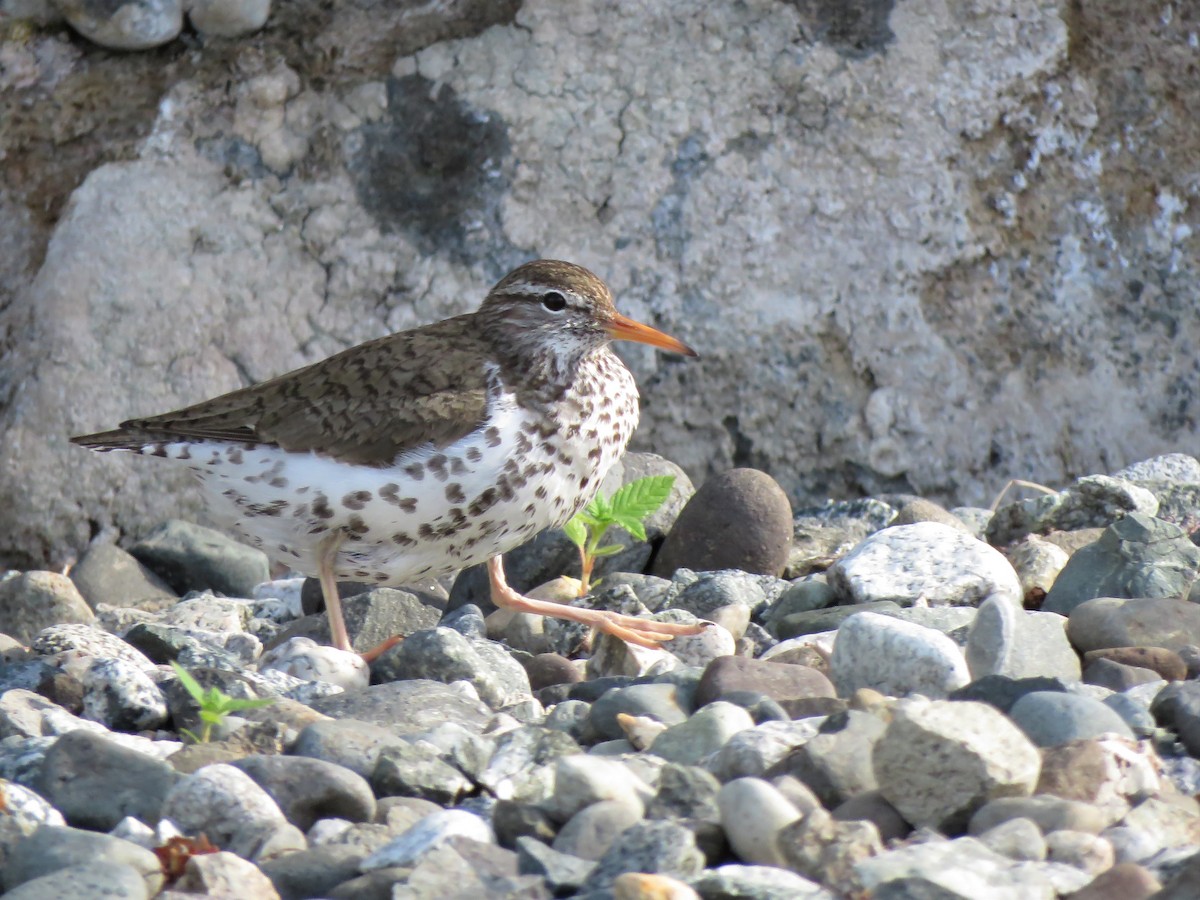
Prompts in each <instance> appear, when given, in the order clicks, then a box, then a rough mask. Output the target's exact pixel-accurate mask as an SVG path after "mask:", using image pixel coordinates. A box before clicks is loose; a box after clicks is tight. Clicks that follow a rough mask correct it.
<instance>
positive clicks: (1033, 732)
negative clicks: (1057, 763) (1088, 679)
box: [1008, 691, 1134, 747]
mask: <svg viewBox="0 0 1200 900" xmlns="http://www.w3.org/2000/svg"><path fill="white" fill-rule="evenodd" d="M1008 715H1009V718H1011V719H1012V721H1013V722H1015V723H1016V724H1017V726H1018V727H1020V729H1021V730H1022V731H1023V732H1025V734H1026V735H1028V737H1029V739H1030V740H1031V741H1033V742H1034V743H1035V744H1037V745H1038V746H1039V747H1055V746H1058V745H1060V744H1066V743H1068V742H1070V741H1076V740H1080V739H1082V738H1093V737H1100V736H1101V735H1104V734H1115V735H1118V736H1120V737H1127V738H1132V737H1133V736H1134V734H1133V731H1132V730H1131V729H1130V727H1129V726H1128V725H1126V724H1125V720H1124V719H1122V718H1121V717H1120V716H1119V715H1117V713H1115V712H1114V711H1113V710H1112V709H1110V708H1109V707H1107V706H1105V705H1104V704H1103V703H1102V702H1100V701H1099V700H1095V699H1093V698H1091V697H1085V696H1083V695H1080V694H1066V693H1059V692H1057V691H1034V692H1033V693H1031V694H1026V695H1025V696H1024V697H1022V698H1021V699H1020V700H1018V701H1017V702H1016V703H1014V704H1013V707H1012V709H1010V710H1009V712H1008Z"/></svg>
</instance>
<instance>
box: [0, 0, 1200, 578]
mask: <svg viewBox="0 0 1200 900" xmlns="http://www.w3.org/2000/svg"><path fill="white" fill-rule="evenodd" d="M79 5H82V4H79ZM93 5H95V6H104V4H93ZM121 5H122V6H124V5H128V4H121ZM110 6H114V4H108V5H107V6H106V8H108V7H110ZM274 15H275V17H276V18H274V19H273V20H272V22H269V23H268V27H267V28H266V29H264V30H262V31H259V32H257V33H255V34H253V35H250V36H248V37H246V38H240V39H234V40H228V41H210V42H206V43H205V44H204V46H203V52H202V53H192V50H191V47H190V44H187V43H185V42H183V41H174V42H172V43H170V44H168V45H167V46H166V47H164V48H162V49H161V50H158V51H156V53H157V54H160V55H140V54H111V55H107V56H106V55H101V54H85V53H82V52H80V51H79V50H78V49H77V48H74V47H72V46H70V45H64V43H63V42H61V41H60V40H59V39H58V36H57V35H56V34H54V33H51V32H47V33H40V32H37V33H34V34H33V35H32V36H31V37H29V38H28V39H22V40H21V41H17V40H15V39H14V40H11V41H6V42H5V46H4V52H5V54H7V56H6V58H5V69H4V71H5V74H4V75H3V76H0V77H2V78H3V86H4V87H5V89H6V90H5V95H4V99H3V100H2V101H0V103H2V104H3V106H2V107H0V120H2V121H5V122H10V123H13V124H12V126H11V127H10V128H8V129H6V131H5V133H4V136H2V137H0V150H2V151H3V152H4V153H5V154H6V160H7V161H8V164H7V165H6V166H5V172H6V174H5V175H4V176H3V182H2V188H3V189H2V190H0V198H2V199H0V208H2V211H3V215H0V223H3V224H0V284H2V285H3V288H4V292H5V295H6V296H8V297H11V298H12V300H11V302H10V303H8V304H7V305H6V308H5V310H4V313H3V319H4V331H3V333H4V334H5V335H7V337H6V339H5V345H4V349H5V351H6V352H5V353H4V355H3V358H4V363H3V366H4V383H5V384H8V385H10V386H12V390H11V391H10V392H9V393H8V394H6V395H5V399H4V403H3V409H2V411H0V415H2V417H3V421H2V425H3V427H2V428H0V434H3V438H2V439H0V510H3V514H2V517H0V535H4V536H5V537H4V545H3V548H0V557H7V558H12V559H14V560H16V559H19V560H23V561H25V562H27V563H29V562H34V561H40V562H41V564H43V565H46V564H48V563H49V562H54V563H58V562H59V561H62V560H64V559H66V558H67V557H68V556H69V555H71V554H72V553H75V554H77V553H78V552H79V551H80V550H82V549H83V547H84V546H85V545H86V543H87V542H88V540H89V539H90V537H91V535H92V534H93V533H94V532H105V531H107V530H109V529H111V527H112V526H113V525H114V524H115V525H117V526H118V527H119V529H120V530H121V531H122V532H124V533H127V534H133V535H137V534H139V533H143V532H144V531H145V530H146V529H147V528H148V527H149V526H151V525H153V524H156V523H158V522H159V521H161V520H162V519H163V518H165V517H166V516H167V515H168V514H170V515H183V516H188V517H191V514H192V513H194V512H195V509H196V508H195V504H194V499H193V498H194V497H195V495H194V494H193V493H191V489H190V488H188V487H187V485H188V476H187V475H186V473H183V472H178V471H172V470H171V467H169V466H165V465H154V464H153V463H152V462H151V461H148V460H147V461H140V460H136V461H135V460H129V459H127V458H120V457H117V456H110V457H94V456H88V455H86V454H84V453H83V451H80V450H78V449H77V448H73V447H70V446H68V445H67V444H66V443H65V441H64V436H65V435H68V434H71V433H78V432H80V431H82V430H87V429H93V428H95V427H100V426H110V425H112V424H115V423H116V422H118V421H120V420H122V419H124V418H127V417H129V416H133V415H139V414H147V413H152V412H158V411H162V410H167V409H171V408H174V407H177V406H179V405H181V404H183V403H186V402H190V401H194V400H197V399H200V398H202V397H205V396H210V395H212V394H214V393H216V392H219V391H221V390H226V389H230V388H234V387H237V386H239V385H241V384H243V383H244V382H246V381H249V380H260V379H263V378H267V377H270V376H272V375H275V374H278V373H280V372H283V371H285V370H287V369H289V368H293V367H295V366H297V365H300V364H302V363H305V362H310V361H312V360H314V359H316V358H318V357H320V356H324V355H327V354H329V353H331V352H333V351H335V350H338V349H341V348H342V347H345V346H348V345H349V344H351V343H354V342H358V341H361V340H365V339H367V338H371V337H374V336H376V335H379V334H381V333H383V332H385V331H388V330H392V329H395V328H403V327H407V326H411V325H415V324H417V323H418V322H425V321H429V320H432V319H436V318H439V317H442V316H445V315H447V314H452V313H458V312H462V311H464V310H466V309H468V308H471V307H473V306H474V305H475V304H476V303H477V302H478V300H479V298H480V297H481V296H482V293H483V291H484V290H486V288H487V287H488V285H489V284H490V283H491V282H492V281H493V280H494V279H495V278H496V277H497V276H499V275H500V274H502V273H503V271H504V270H506V269H507V268H509V267H510V266H511V265H512V264H513V263H515V262H519V261H523V260H525V259H528V258H530V257H532V256H537V255H546V256H558V257H568V258H572V259H576V260H578V261H579V262H581V263H584V264H586V265H589V266H591V267H594V268H596V269H597V270H598V271H599V272H601V273H602V274H603V275H605V276H606V277H607V278H608V279H609V280H610V281H611V283H612V286H613V288H614V290H615V292H616V295H617V297H618V298H619V304H620V306H621V307H622V309H623V311H624V312H626V313H628V314H631V315H634V316H638V317H641V318H644V319H649V320H651V321H652V322H654V323H655V324H658V325H660V326H662V327H664V328H666V329H667V330H669V331H674V332H678V333H680V335H681V336H682V337H683V338H684V339H685V340H687V341H688V342H689V343H691V344H694V345H695V346H696V347H698V348H699V349H700V351H701V353H702V354H703V356H704V361H703V363H701V364H699V365H695V364H690V363H688V364H684V363H681V362H680V361H677V360H668V359H666V358H665V357H660V356H658V355H656V354H654V353H653V352H652V351H650V350H648V349H642V348H636V347H635V348H629V349H627V350H623V351H622V352H626V353H627V356H628V358H629V360H630V362H631V364H632V365H633V367H634V369H635V370H636V372H637V374H638V376H639V379H640V381H641V383H642V385H643V387H644V388H645V393H646V396H647V402H646V404H645V410H644V419H645V424H644V426H643V429H642V431H641V433H640V435H639V437H638V439H637V440H638V442H639V445H640V446H642V447H646V448H653V449H656V450H658V451H659V452H661V453H663V454H664V455H666V456H668V457H669V458H671V459H672V460H674V461H676V462H677V463H679V464H681V465H682V466H683V468H684V469H685V470H686V471H687V472H688V473H689V474H691V475H692V477H693V478H695V479H696V480H697V482H698V483H699V482H701V481H703V480H705V479H706V478H707V476H709V475H710V474H711V473H713V472H718V471H723V470H725V469H728V468H730V467H731V466H734V465H752V466H755V467H758V468H762V469H766V470H768V471H770V472H771V474H772V475H774V476H775V477H776V478H777V479H779V480H780V482H781V483H782V484H783V487H784V488H785V490H787V491H788V492H789V493H790V494H792V495H793V496H796V497H801V496H803V497H810V498H813V497H818V496H819V497H824V496H827V495H835V496H836V495H841V496H844V495H847V494H850V493H859V492H862V491H866V492H882V491H886V490H902V491H904V492H911V493H918V494H921V495H923V496H928V497H930V499H939V498H940V499H952V500H954V501H956V502H960V503H964V502H965V503H975V504H977V505H984V504H985V503H986V502H987V501H990V499H991V498H992V497H993V496H994V494H995V492H996V490H997V489H998V488H999V487H1000V485H1001V484H1003V482H1004V481H1005V480H1006V479H1007V478H1009V477H1021V478H1032V479H1034V480H1037V481H1040V482H1042V483H1046V484H1050V485H1058V484H1062V483H1064V482H1066V481H1068V480H1069V479H1070V478H1071V477H1073V476H1074V474H1075V473H1077V472H1080V471H1084V472H1086V471H1096V472H1103V471H1109V470H1111V469H1113V468H1116V467H1117V466H1119V465H1121V464H1123V463H1126V462H1130V461H1133V460H1135V459H1138V458H1140V457H1144V456H1147V455H1149V454H1151V453H1159V452H1162V451H1164V450H1166V449H1173V445H1177V444H1179V443H1180V442H1181V441H1182V440H1185V439H1186V438H1187V437H1189V436H1190V435H1191V429H1192V425H1191V423H1192V422H1194V421H1195V418H1196V408H1197V407H1196V404H1197V402H1198V400H1197V397H1198V392H1197V390H1196V388H1197V376H1196V373H1195V371H1194V369H1193V368H1192V366H1191V362H1190V357H1191V353H1190V348H1192V347H1194V346H1195V345H1196V343H1197V335H1198V330H1200V324H1198V323H1197V321H1196V317H1195V316H1194V315H1193V312H1194V309H1195V307H1196V299H1197V290H1198V289H1197V287H1196V285H1197V284H1200V279H1197V278H1196V277H1195V275H1196V271H1195V270H1196V264H1195V260H1196V259H1197V258H1198V254H1197V253H1196V252H1195V250H1196V242H1197V241H1198V240H1200V235H1198V233H1197V231H1196V229H1195V223H1194V220H1193V216H1192V212H1191V210H1190V204H1191V203H1192V202H1193V201H1192V199H1191V198H1192V185H1191V182H1190V181H1189V180H1188V179H1189V178H1190V177H1191V176H1190V173H1191V171H1192V169H1191V160H1193V159H1194V158H1195V151H1196V146H1197V138H1196V133H1195V129H1194V120H1195V117H1194V116H1191V115H1189V114H1188V113H1187V110H1188V109H1190V108H1191V105H1192V104H1194V103H1195V102H1196V96H1197V94H1196V92H1197V90H1198V88H1197V87H1196V86H1195V85H1194V84H1193V83H1192V82H1191V81H1187V80H1184V81H1182V82H1181V81H1180V80H1179V79H1178V78H1176V77H1174V76H1175V75H1176V73H1178V72H1180V71H1183V70H1185V69H1186V67H1187V66H1188V65H1190V64H1191V62H1192V61H1193V54H1194V50H1193V48H1192V47H1191V46H1190V44H1189V35H1190V34H1191V33H1192V32H1193V31H1195V25H1194V23H1193V22H1191V21H1190V19H1189V18H1188V17H1187V16H1185V15H1176V16H1174V17H1173V18H1168V19H1164V17H1163V16H1162V15H1160V12H1159V11H1158V10H1157V9H1155V8H1151V7H1138V6H1129V5H1128V4H1126V3H1119V2H1116V0H1106V2H1104V3H1099V4H1089V5H1088V6H1087V8H1086V10H1084V11H1083V12H1082V13H1080V14H1078V15H1074V14H1072V15H1067V14H1066V13H1064V11H1063V10H1062V9H1061V8H1060V7H1059V6H1058V5H1056V4H1052V3H1045V2H1041V0H988V2H986V3H983V4H981V5H976V6H973V7H971V8H970V9H969V10H968V9H967V8H958V7H955V8H953V9H951V10H949V11H947V9H946V8H945V6H944V4H940V3H935V2H932V0H916V2H914V3H906V4H896V5H889V4H880V5H877V6H871V7H863V8H860V7H854V10H853V12H849V11H848V12H846V14H845V15H844V16H843V15H841V14H837V15H835V14H833V13H829V12H828V11H826V10H825V8H824V7H823V6H821V5H820V4H817V5H812V4H786V3H785V4H773V5H738V4H721V5H716V6H713V5H711V4H706V3H702V2H699V0H688V2H684V3H682V4H677V5H673V6H672V7H671V8H670V10H669V11H665V10H663V9H662V8H661V6H659V5H657V4H649V3H645V2H644V0H622V2H620V3H619V4H617V6H615V7H614V8H613V9H612V10H611V12H609V13H607V14H604V15H603V16H601V14H599V13H598V12H597V11H596V10H595V9H594V8H592V7H591V6H589V5H587V4H579V3H565V4H564V3H551V2H531V3H525V4H521V5H519V6H518V4H515V3H511V2H504V3H487V4H485V3H481V2H464V3H458V4H453V5H452V6H450V7H447V6H445V5H441V4H436V5H434V6H432V7H430V6H420V5H418V6H413V5H400V6H392V7H387V8H377V7H366V6H361V5H356V4H338V5H336V6H334V7H329V8H321V9H319V10H317V9H314V8H313V7H309V6H306V5H300V6H294V5H290V4H283V5H281V6H279V7H278V8H277V10H276V11H275V13H274ZM172 27H174V24H172ZM167 34H168V36H169V34H170V31H169V30H168V32H167ZM735 35H737V36H744V39H741V38H735V37H734V36H735ZM247 47H249V48H252V50H251V51H250V52H251V55H252V57H253V64H252V65H249V64H247V65H243V63H244V60H243V59H242V57H241V53H242V52H243V51H244V49H245V48H247ZM300 48H304V49H303V51H301V50H300ZM323 48H338V52H336V53H332V52H328V53H327V52H325V50H324V49H323ZM934 48H936V49H934ZM1069 50H1070V52H1068V51H1069ZM177 63H178V64H177ZM231 71H235V72H237V73H238V74H237V76H236V77H233V78H232V80H231V78H230V74H229V73H230V72H231ZM1129 72H1139V73H1143V76H1144V77H1141V78H1138V79H1135V80H1134V81H1130V80H1129V79H1128V78H1127V77H1126V73H1129ZM96 84H102V85H104V86H105V90H101V91H97V90H95V89H94V87H93V86H94V85H96ZM50 92H53V94H54V96H55V98H56V102H55V103H48V102H43V101H44V99H45V98H46V97H47V96H49V94H50ZM164 98H169V100H170V102H169V103H164V102H163V100H164ZM914 110H923V111H928V112H929V113H930V114H929V115H922V116H917V115H913V114H912V111H914ZM414 122H417V123H424V124H422V125H421V126H420V127H417V128H413V127H412V123H414ZM80 123H86V127H83V126H82V125H81V124H80ZM1135 132H1136V133H1137V134H1138V135H1139V140H1137V141H1129V140H1127V139H1126V136H1127V135H1128V134H1130V133H1135ZM64 142H73V143H72V147H74V148H77V149H78V152H77V153H76V152H73V153H69V154H64V153H47V152H44V148H45V147H48V146H56V147H59V146H64ZM449 161H452V163H451V162H449ZM451 172H453V173H461V172H470V173H472V175H471V177H469V178H465V179H464V178H459V177H457V175H455V176H454V177H450V175H449V174H448V173H451ZM1147 185H1152V187H1150V188H1147ZM68 200H69V201H70V202H69V203H68ZM714 223H719V227H716V226H715V225H714ZM51 237H53V240H51ZM798 247H800V248H803V252H796V248H798ZM1114 258H1120V259H1121V260H1122V264H1121V265H1119V266H1114V265H1111V261H1112V260H1113V259H1114ZM166 311H169V314H166ZM1151 358H1152V359H1154V360H1155V364H1154V365H1146V364H1145V360H1147V359H1151ZM64 397H68V398H70V402H63V398H64ZM1047 423H1069V426H1066V427H1057V426H1056V425H1048V424H1047ZM139 463H144V464H139ZM66 472H69V473H71V478H70V481H69V483H68V484H64V478H63V473H66ZM181 495H182V497H183V500H180V499H179V497H180V496H181ZM939 495H941V496H940V497H939Z"/></svg>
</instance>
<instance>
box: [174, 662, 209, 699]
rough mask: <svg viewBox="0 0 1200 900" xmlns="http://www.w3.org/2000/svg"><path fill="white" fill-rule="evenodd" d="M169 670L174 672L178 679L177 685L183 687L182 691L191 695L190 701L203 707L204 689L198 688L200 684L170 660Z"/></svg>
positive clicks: (185, 670)
mask: <svg viewBox="0 0 1200 900" xmlns="http://www.w3.org/2000/svg"><path fill="white" fill-rule="evenodd" d="M171 668H172V669H174V670H175V676H176V677H177V678H178V679H179V683H180V684H182V685H183V689H184V690H185V691H187V692H188V693H189V694H191V695H192V699H193V700H195V701H196V702H197V703H199V704H200V705H202V706H203V705H204V696H205V691H204V688H202V687H200V682H198V681H197V680H196V679H195V678H193V677H192V676H191V673H189V672H188V670H187V669H185V668H184V667H183V666H181V665H180V664H179V663H177V662H175V660H171Z"/></svg>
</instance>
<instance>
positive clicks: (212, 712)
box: [171, 661, 275, 744]
mask: <svg viewBox="0 0 1200 900" xmlns="http://www.w3.org/2000/svg"><path fill="white" fill-rule="evenodd" d="M171 668H172V669H174V670H175V674H176V675H178V676H179V683H180V684H182V685H183V687H184V690H186V691H187V692H188V693H189V694H191V695H192V699H193V700H195V701H196V703H198V704H199V705H200V721H201V722H203V723H204V726H203V727H202V728H201V729H200V736H199V737H197V736H196V735H195V734H194V733H192V732H191V731H188V730H187V729H186V728H181V729H180V730H179V733H180V734H182V735H184V736H185V737H187V738H188V739H190V740H191V742H192V743H193V744H207V743H208V742H209V740H211V738H212V730H213V726H214V725H220V724H221V723H222V722H224V721H225V717H226V716H227V715H229V714H230V713H234V712H240V711H241V710H243V709H259V708H260V707H263V706H270V705H271V704H272V703H274V702H275V701H274V700H272V699H266V700H242V699H238V698H237V697H230V696H229V695H228V694H226V693H225V692H224V691H222V690H221V689H220V688H218V687H210V688H208V689H207V690H205V689H204V688H202V687H200V682H198V681H197V680H196V679H195V678H193V677H192V676H191V674H189V673H188V670H187V669H185V668H184V667H183V666H181V665H180V664H179V663H177V662H174V661H172V662H171Z"/></svg>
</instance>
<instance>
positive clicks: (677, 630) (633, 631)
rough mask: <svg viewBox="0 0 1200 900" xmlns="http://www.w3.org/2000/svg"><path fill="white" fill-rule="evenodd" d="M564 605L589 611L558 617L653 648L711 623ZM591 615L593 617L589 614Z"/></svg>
mask: <svg viewBox="0 0 1200 900" xmlns="http://www.w3.org/2000/svg"><path fill="white" fill-rule="evenodd" d="M566 608H567V609H570V610H573V611H574V612H577V613H585V614H590V615H588V616H587V617H586V618H585V617H583V616H579V617H575V616H562V617H561V618H572V619H574V620H575V621H576V622H583V623H584V624H587V625H592V626H593V627H594V628H595V629H596V630H597V631H599V632H601V633H602V634H611V635H612V636H613V637H615V638H620V639H621V640H623V641H626V642H628V643H630V644H637V645H638V646H639V647H649V648H651V649H654V648H657V647H658V645H659V644H661V643H662V642H663V641H669V640H671V639H672V638H676V637H686V636H688V635H693V634H700V633H701V632H702V631H704V629H705V628H708V627H710V626H711V625H712V623H711V622H695V623H693V624H691V625H684V624H682V623H678V622H655V621H654V620H653V619H640V618H638V617H637V616H625V615H622V614H621V613H615V612H609V611H608V610H603V609H579V608H578V607H574V606H569V607H566ZM592 616H594V617H595V618H594V619H593V618H591V617H592ZM589 619H590V621H589Z"/></svg>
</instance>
